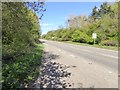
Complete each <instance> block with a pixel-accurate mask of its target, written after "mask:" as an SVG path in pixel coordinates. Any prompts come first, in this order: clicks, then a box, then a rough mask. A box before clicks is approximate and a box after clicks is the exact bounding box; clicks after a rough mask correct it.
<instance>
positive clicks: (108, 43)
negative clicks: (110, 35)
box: [100, 40, 118, 46]
mask: <svg viewBox="0 0 120 90" xmlns="http://www.w3.org/2000/svg"><path fill="white" fill-rule="evenodd" d="M100 45H102V46H118V41H112V40H104V41H101V43H100Z"/></svg>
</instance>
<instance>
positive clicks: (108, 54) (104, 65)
mask: <svg viewBox="0 0 120 90" xmlns="http://www.w3.org/2000/svg"><path fill="white" fill-rule="evenodd" d="M42 41H44V45H45V48H46V47H47V48H53V49H51V50H52V52H54V53H56V52H59V51H61V54H62V53H63V52H65V54H63V56H62V58H63V59H64V56H65V57H66V56H69V57H71V58H69V59H71V60H74V61H73V62H76V61H75V60H77V61H78V63H77V64H76V65H78V67H79V68H82V69H83V73H84V70H86V73H84V75H83V76H81V78H82V79H83V78H86V77H85V76H89V78H88V80H87V78H86V80H87V83H88V82H91V81H90V80H91V79H90V77H92V79H96V80H98V81H99V82H100V80H102V79H103V81H104V79H105V78H104V76H107V79H109V78H110V79H109V80H108V81H107V80H106V79H105V80H106V82H101V83H102V84H100V83H98V84H97V82H95V81H94V82H93V83H92V82H91V83H92V84H91V85H93V84H96V86H95V85H94V86H95V87H103V88H104V87H105V88H106V87H108V88H109V87H110V88H112V87H114V88H117V87H118V81H117V80H118V51H113V50H106V49H101V48H95V47H89V46H80V45H73V44H67V43H62V42H56V41H48V40H42ZM54 48H56V49H54ZM54 50H55V51H54ZM48 51H49V50H48ZM68 61H69V60H68ZM69 62H70V61H69ZM69 62H68V63H69ZM82 62H87V63H88V65H89V64H92V65H93V67H90V70H91V73H95V74H93V75H90V74H91V73H89V70H88V69H85V68H86V67H85V66H87V65H86V64H85V65H84V63H82ZM71 63H72V61H71ZM79 65H81V67H80V66H79ZM79 68H78V70H79ZM87 68H88V67H87ZM92 69H93V72H92ZM97 69H98V70H97ZM95 70H96V71H95ZM102 70H103V71H102ZM107 70H108V71H107ZM87 71H88V72H87ZM100 71H101V73H100ZM73 72H74V73H78V72H77V71H73ZM81 72H82V70H81ZM96 73H98V75H97V74H96ZM79 74H80V72H79ZM86 74H87V75H86ZM100 74H102V75H103V76H102V77H97V76H99V75H100ZM109 74H110V75H111V74H112V75H111V76H109ZM94 75H96V76H94ZM108 76H109V78H108ZM76 77H77V76H76ZM98 78H99V79H98ZM111 78H112V79H111ZM79 79H80V77H79ZM77 80H78V79H77ZM86 80H81V82H82V83H86ZM110 80H111V82H110ZM108 82H109V83H108ZM88 85H90V83H89V84H88ZM102 85H103V86H102ZM84 86H85V84H84ZM86 87H87V86H86Z"/></svg>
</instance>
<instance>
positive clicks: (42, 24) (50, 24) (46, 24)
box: [40, 23, 53, 26]
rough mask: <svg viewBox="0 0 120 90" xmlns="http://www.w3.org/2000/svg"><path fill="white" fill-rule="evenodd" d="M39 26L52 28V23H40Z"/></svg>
mask: <svg viewBox="0 0 120 90" xmlns="http://www.w3.org/2000/svg"><path fill="white" fill-rule="evenodd" d="M40 26H53V24H52V23H41V24H40Z"/></svg>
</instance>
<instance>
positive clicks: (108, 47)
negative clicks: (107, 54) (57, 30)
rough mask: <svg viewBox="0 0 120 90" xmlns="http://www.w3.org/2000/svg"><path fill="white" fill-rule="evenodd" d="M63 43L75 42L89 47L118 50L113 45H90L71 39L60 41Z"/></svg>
mask: <svg viewBox="0 0 120 90" xmlns="http://www.w3.org/2000/svg"><path fill="white" fill-rule="evenodd" d="M61 42H64V43H69V44H75V45H82V46H91V47H96V48H103V49H109V50H115V51H118V47H115V46H102V45H97V44H96V45H95V46H94V45H90V44H85V43H78V42H72V41H61Z"/></svg>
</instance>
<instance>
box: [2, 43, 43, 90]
mask: <svg viewBox="0 0 120 90" xmlns="http://www.w3.org/2000/svg"><path fill="white" fill-rule="evenodd" d="M41 57H42V46H41V45H40V46H37V47H36V48H34V49H33V48H31V50H30V52H28V53H25V55H21V56H19V57H17V58H16V60H15V61H14V63H13V62H9V63H6V64H5V63H3V68H2V69H3V70H2V76H3V78H2V79H3V82H2V89H3V90H6V89H7V88H9V89H15V88H20V87H23V88H24V87H25V86H30V85H31V83H32V82H34V81H35V80H36V79H37V77H38V75H39V71H38V66H39V65H40V62H41Z"/></svg>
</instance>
